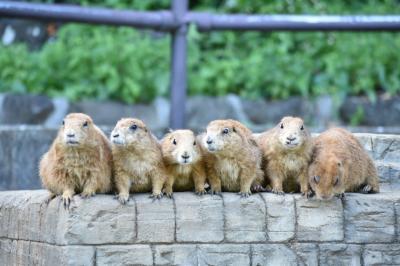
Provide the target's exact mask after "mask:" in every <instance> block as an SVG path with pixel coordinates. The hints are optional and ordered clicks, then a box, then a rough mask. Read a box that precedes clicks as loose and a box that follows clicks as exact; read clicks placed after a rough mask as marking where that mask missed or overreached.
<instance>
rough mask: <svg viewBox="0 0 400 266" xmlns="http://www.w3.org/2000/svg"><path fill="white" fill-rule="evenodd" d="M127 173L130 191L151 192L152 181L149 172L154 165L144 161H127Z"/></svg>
mask: <svg viewBox="0 0 400 266" xmlns="http://www.w3.org/2000/svg"><path fill="white" fill-rule="evenodd" d="M129 166H130V167H129V170H130V171H129V174H130V176H129V177H130V181H131V189H130V191H131V192H144V191H146V192H151V191H152V182H151V179H150V177H149V172H150V171H151V170H153V169H154V167H153V166H152V165H151V164H150V163H149V162H145V161H133V160H131V161H129Z"/></svg>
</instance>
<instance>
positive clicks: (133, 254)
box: [96, 245, 153, 266]
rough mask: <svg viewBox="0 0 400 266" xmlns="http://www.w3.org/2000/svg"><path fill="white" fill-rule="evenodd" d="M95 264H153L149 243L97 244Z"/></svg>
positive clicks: (145, 265)
mask: <svg viewBox="0 0 400 266" xmlns="http://www.w3.org/2000/svg"><path fill="white" fill-rule="evenodd" d="M96 264H97V265H143V266H147V265H153V255H152V250H151V248H150V246H149V245H128V246H120V245H118V246H99V247H97V248H96Z"/></svg>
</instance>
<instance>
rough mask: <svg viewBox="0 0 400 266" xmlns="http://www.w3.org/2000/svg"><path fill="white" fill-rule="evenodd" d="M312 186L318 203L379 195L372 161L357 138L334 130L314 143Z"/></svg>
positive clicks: (330, 130)
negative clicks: (356, 195) (348, 194)
mask: <svg viewBox="0 0 400 266" xmlns="http://www.w3.org/2000/svg"><path fill="white" fill-rule="evenodd" d="M309 182H310V185H311V188H312V189H313V190H314V192H315V194H316V197H317V198H318V199H323V200H329V199H331V198H332V197H333V196H335V195H338V196H341V197H343V196H344V192H355V191H360V190H361V192H363V193H376V192H379V178H378V174H377V171H376V168H375V166H374V163H373V161H372V159H371V158H370V157H369V156H368V154H367V152H366V151H365V150H364V149H363V147H362V146H361V144H360V143H359V142H358V140H357V139H356V138H355V137H354V135H353V134H351V133H350V132H348V131H347V130H344V129H341V128H332V129H329V130H327V131H325V132H323V133H321V134H320V135H319V136H318V137H316V138H315V140H314V149H313V156H312V162H311V165H310V167H309Z"/></svg>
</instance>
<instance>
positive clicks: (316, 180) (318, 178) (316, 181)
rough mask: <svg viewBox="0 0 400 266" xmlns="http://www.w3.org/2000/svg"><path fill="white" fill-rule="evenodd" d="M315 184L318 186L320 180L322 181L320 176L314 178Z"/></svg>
mask: <svg viewBox="0 0 400 266" xmlns="http://www.w3.org/2000/svg"><path fill="white" fill-rule="evenodd" d="M313 179H314V182H315V183H317V184H318V182H319V180H320V179H321V177H320V176H319V175H316V176H314V177H313Z"/></svg>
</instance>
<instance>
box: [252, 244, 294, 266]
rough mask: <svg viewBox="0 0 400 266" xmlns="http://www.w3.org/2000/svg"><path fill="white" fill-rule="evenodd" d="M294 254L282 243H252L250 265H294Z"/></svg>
mask: <svg viewBox="0 0 400 266" xmlns="http://www.w3.org/2000/svg"><path fill="white" fill-rule="evenodd" d="M296 264H297V257H296V254H295V253H294V252H293V250H291V249H290V248H288V247H287V246H286V245H283V244H270V245H252V265H271V266H274V265H296Z"/></svg>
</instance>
